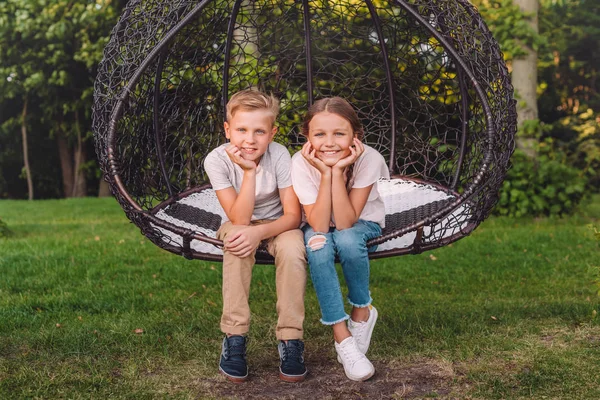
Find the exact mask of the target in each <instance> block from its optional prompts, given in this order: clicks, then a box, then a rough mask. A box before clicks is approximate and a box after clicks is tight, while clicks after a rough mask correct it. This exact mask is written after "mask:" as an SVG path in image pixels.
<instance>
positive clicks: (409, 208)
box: [154, 178, 471, 258]
mask: <svg viewBox="0 0 600 400" xmlns="http://www.w3.org/2000/svg"><path fill="white" fill-rule="evenodd" d="M377 185H378V190H379V193H380V195H381V196H382V198H383V200H384V204H385V212H386V218H385V225H386V226H385V228H384V229H383V235H385V234H386V233H389V232H393V231H396V230H398V229H402V228H406V227H409V226H411V225H413V224H415V223H418V222H420V221H422V220H423V219H425V218H427V217H429V216H431V215H433V214H435V213H436V212H437V211H438V210H440V209H442V208H443V207H445V206H447V205H448V204H449V203H450V202H452V201H454V200H455V199H456V195H455V194H452V192H450V191H446V190H444V189H442V188H440V187H437V186H434V185H431V184H426V183H420V182H416V181H414V180H411V179H404V178H396V179H389V180H386V179H382V180H380V181H379V182H378V183H377ZM155 216H156V217H157V218H159V219H161V220H163V221H165V222H168V223H170V224H173V225H175V226H177V227H181V228H185V229H189V230H191V231H194V232H197V233H200V234H203V235H206V236H208V237H210V238H216V233H217V230H218V229H219V227H220V226H221V224H222V223H223V222H224V221H226V220H227V217H226V215H225V212H224V211H223V208H222V207H221V205H220V204H219V201H218V199H217V196H216V194H215V191H214V190H212V189H211V188H206V189H203V190H201V191H199V192H195V193H191V194H189V195H187V196H185V197H183V198H181V199H179V200H178V201H176V202H174V203H171V204H169V205H167V206H165V207H163V208H161V207H158V208H157V209H155ZM470 217H471V212H470V207H469V205H468V203H463V204H461V205H460V206H458V207H457V208H456V209H455V210H454V211H453V212H452V213H450V214H449V215H447V216H445V217H444V218H442V219H440V220H438V221H436V222H435V223H434V224H433V225H432V226H425V227H424V228H423V231H422V243H423V244H425V245H426V244H427V243H432V242H434V241H440V240H442V239H444V238H450V237H452V236H454V235H456V234H459V233H460V232H461V231H462V230H467V227H468V225H469V222H470ZM154 228H155V229H158V230H159V231H160V232H161V234H162V235H163V240H164V241H165V242H167V244H169V245H172V246H178V247H180V246H182V243H183V241H182V237H181V236H180V235H178V234H176V233H174V232H171V231H169V230H167V229H164V228H161V227H157V226H156V225H154ZM416 235H417V230H416V229H415V230H413V231H411V232H408V233H407V234H404V235H402V236H399V237H396V238H393V239H391V240H388V241H387V242H384V243H382V244H380V245H379V246H378V247H377V250H376V252H382V251H388V250H396V249H405V248H408V247H411V246H412V245H413V243H414V241H415V238H416ZM190 248H191V250H193V251H196V252H199V253H204V254H213V255H222V254H223V252H222V250H221V248H220V247H218V246H215V245H213V244H210V243H206V242H203V241H200V240H195V239H194V240H192V241H191V243H190ZM267 256H268V255H267ZM259 258H260V257H259Z"/></svg>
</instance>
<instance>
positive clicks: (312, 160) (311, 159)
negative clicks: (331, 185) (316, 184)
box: [302, 142, 331, 175]
mask: <svg viewBox="0 0 600 400" xmlns="http://www.w3.org/2000/svg"><path fill="white" fill-rule="evenodd" d="M316 153H317V150H316V149H314V148H313V147H312V145H311V144H310V142H306V143H304V146H302V156H303V157H304V159H305V160H306V161H308V163H309V164H310V165H312V166H313V167H314V168H316V169H317V170H318V171H319V172H320V173H321V175H324V174H326V173H328V172H331V167H328V166H327V165H325V163H324V162H323V161H321V160H320V159H319V158H318V157H317V156H316Z"/></svg>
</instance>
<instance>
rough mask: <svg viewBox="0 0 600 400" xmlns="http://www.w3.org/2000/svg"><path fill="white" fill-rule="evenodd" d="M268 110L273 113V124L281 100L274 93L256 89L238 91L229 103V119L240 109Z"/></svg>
mask: <svg viewBox="0 0 600 400" xmlns="http://www.w3.org/2000/svg"><path fill="white" fill-rule="evenodd" d="M256 110H267V111H269V112H271V114H273V120H272V121H271V124H274V123H275V118H277V115H278V114H279V100H277V99H276V98H275V97H274V96H273V95H272V94H266V93H263V92H260V91H258V90H254V89H246V90H242V91H239V92H237V93H236V94H234V95H233V96H231V99H229V102H228V103H227V120H228V121H229V120H231V119H232V118H233V116H234V115H235V113H236V112H238V111H256Z"/></svg>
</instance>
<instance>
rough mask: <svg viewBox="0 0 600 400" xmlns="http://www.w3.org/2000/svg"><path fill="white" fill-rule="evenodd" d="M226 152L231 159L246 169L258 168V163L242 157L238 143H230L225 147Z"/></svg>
mask: <svg viewBox="0 0 600 400" xmlns="http://www.w3.org/2000/svg"><path fill="white" fill-rule="evenodd" d="M225 152H226V153H227V155H228V156H229V158H230V159H231V161H233V162H234V163H235V164H237V165H239V166H240V167H242V169H243V170H244V171H252V170H253V169H256V163H255V162H254V161H252V160H246V159H245V158H244V157H242V152H241V150H240V149H239V148H238V147H237V146H236V145H233V144H230V145H229V146H227V147H226V148H225Z"/></svg>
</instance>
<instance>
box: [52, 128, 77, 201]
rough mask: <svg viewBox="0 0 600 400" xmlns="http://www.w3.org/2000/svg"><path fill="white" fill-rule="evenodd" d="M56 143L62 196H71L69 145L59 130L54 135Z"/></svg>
mask: <svg viewBox="0 0 600 400" xmlns="http://www.w3.org/2000/svg"><path fill="white" fill-rule="evenodd" d="M56 142H57V144H58V156H59V158H60V170H61V172H62V181H63V195H64V196H65V197H72V196H73V160H72V158H71V152H70V151H69V144H68V143H67V138H66V137H65V135H64V133H63V132H62V131H61V130H60V129H59V130H57V133H56Z"/></svg>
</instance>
